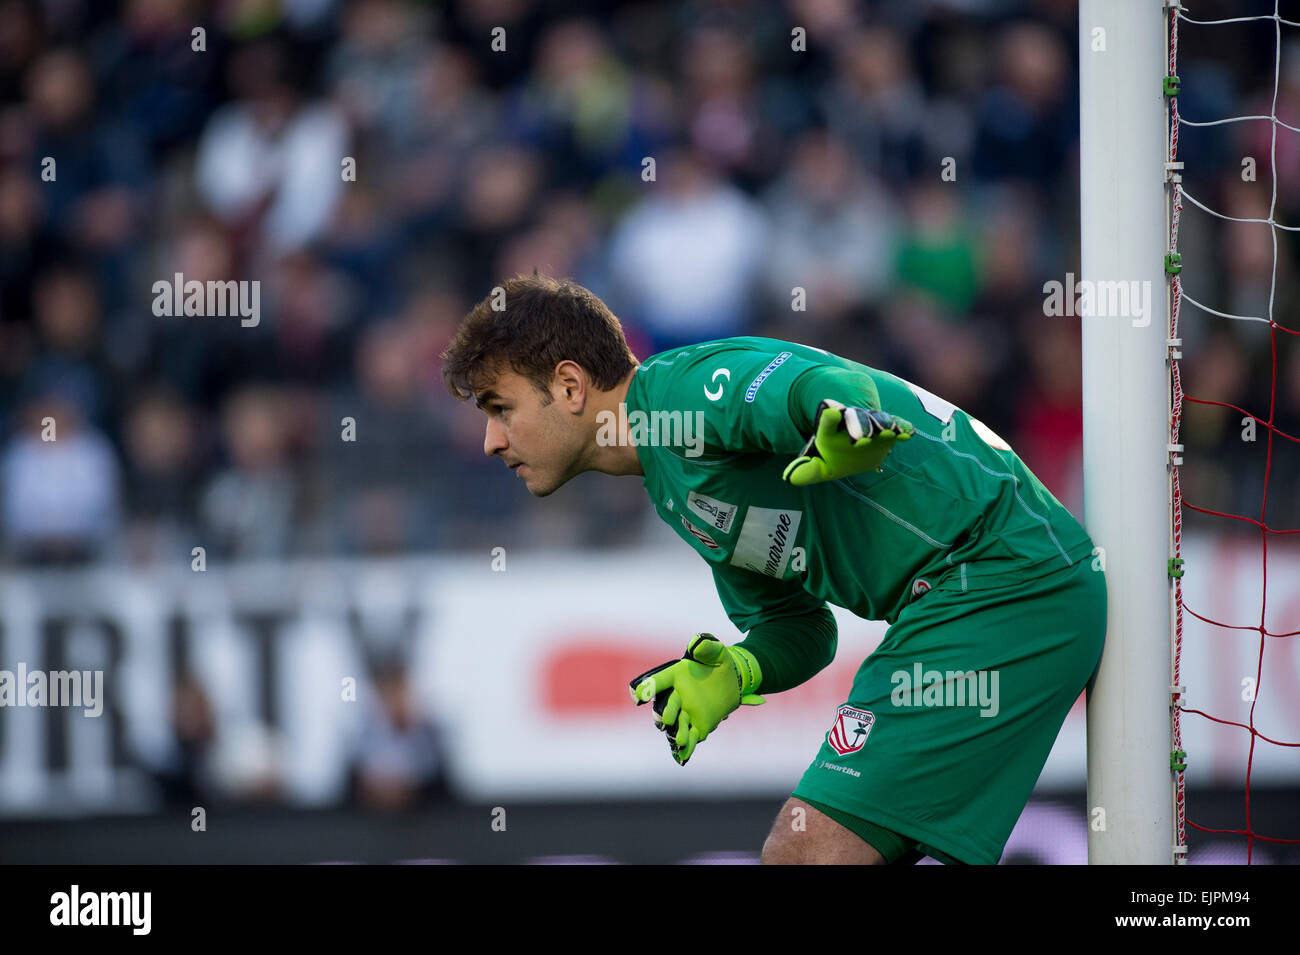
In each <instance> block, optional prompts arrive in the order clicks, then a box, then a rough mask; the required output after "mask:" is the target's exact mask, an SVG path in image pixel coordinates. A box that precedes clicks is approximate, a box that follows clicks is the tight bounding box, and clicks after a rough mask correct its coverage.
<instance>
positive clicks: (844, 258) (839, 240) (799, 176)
mask: <svg viewBox="0 0 1300 955" xmlns="http://www.w3.org/2000/svg"><path fill="white" fill-rule="evenodd" d="M764 201H765V204H766V206H767V208H768V210H769V214H770V216H771V223H770V231H769V236H770V239H771V248H770V250H769V252H768V255H767V263H768V265H767V274H766V276H765V281H766V284H767V291H768V293H769V294H770V295H771V297H772V301H773V307H774V308H786V309H788V308H789V307H790V301H791V294H792V292H791V290H792V289H793V288H795V287H796V286H798V287H800V288H803V289H805V291H806V292H807V299H808V306H809V308H808V316H807V317H808V321H809V322H811V323H816V324H834V323H835V322H836V321H839V320H841V319H842V318H843V316H844V315H845V313H846V312H847V311H848V310H849V309H850V308H851V307H853V306H854V305H858V304H861V303H865V302H870V301H873V300H875V299H877V298H878V297H880V296H881V295H882V293H883V292H884V291H885V289H886V288H887V287H888V284H889V282H890V281H891V280H892V279H893V275H892V273H891V270H890V261H889V255H890V252H891V251H892V250H891V248H890V246H891V244H892V242H893V237H894V234H895V230H896V229H897V227H898V226H897V222H896V221H895V220H896V215H897V214H896V210H895V209H894V207H893V204H892V202H891V201H890V199H889V197H888V195H887V194H886V193H885V191H884V190H883V189H882V188H881V187H880V186H879V184H878V183H876V182H875V181H874V180H872V179H871V178H869V177H868V176H866V175H864V174H863V173H862V172H861V170H860V169H859V168H858V166H857V165H856V163H855V162H854V156H853V154H852V153H851V152H850V151H849V150H848V149H847V148H846V146H845V144H844V143H843V142H841V141H840V140H838V139H836V138H835V137H833V136H831V135H829V134H827V133H825V132H810V133H807V134H805V136H804V137H803V138H802V139H801V140H800V141H799V142H798V143H797V144H796V145H795V147H794V149H793V151H792V157H791V161H790V166H789V168H788V171H787V172H786V174H785V175H784V176H783V177H782V178H781V179H780V180H779V181H778V182H777V184H776V185H775V186H773V187H772V189H771V190H770V191H769V192H768V193H767V194H766V195H765V196H764Z"/></svg>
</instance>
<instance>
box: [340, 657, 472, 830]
mask: <svg viewBox="0 0 1300 955" xmlns="http://www.w3.org/2000/svg"><path fill="white" fill-rule="evenodd" d="M371 683H372V685H373V686H374V698H373V699H370V698H369V697H368V698H367V701H366V705H365V717H364V723H363V724H362V727H361V732H360V735H359V737H358V740H357V745H356V752H355V755H354V756H353V762H352V790H353V798H354V799H355V800H356V801H357V802H359V803H360V804H361V805H363V806H367V807H369V808H372V809H383V810H389V811H392V810H397V809H402V808H405V807H406V806H409V805H411V804H412V803H414V802H416V801H417V800H420V801H425V800H429V799H439V798H445V797H446V796H447V795H448V794H449V789H448V785H447V764H446V755H445V752H446V751H445V744H444V743H443V739H442V734H441V732H440V730H439V729H438V727H437V726H435V724H434V723H433V722H432V721H431V720H430V719H429V718H428V717H427V716H425V715H424V714H423V713H422V712H420V709H419V706H418V704H417V703H416V701H415V698H414V690H413V689H412V687H411V682H410V679H409V677H408V675H407V672H406V667H405V666H403V665H401V664H397V663H383V664H381V665H380V666H378V667H377V668H376V669H375V672H374V673H372V675H371Z"/></svg>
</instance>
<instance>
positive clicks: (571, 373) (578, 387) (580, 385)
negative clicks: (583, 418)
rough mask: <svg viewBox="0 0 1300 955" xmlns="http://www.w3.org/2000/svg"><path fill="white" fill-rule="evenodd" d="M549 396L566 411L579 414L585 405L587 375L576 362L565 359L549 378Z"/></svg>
mask: <svg viewBox="0 0 1300 955" xmlns="http://www.w3.org/2000/svg"><path fill="white" fill-rule="evenodd" d="M551 394H552V395H553V396H554V398H555V400H557V401H558V402H560V404H561V406H563V408H564V409H565V410H566V411H572V412H573V413H574V414H581V413H582V410H583V408H585V407H586V405H587V397H588V395H587V373H586V372H585V371H583V370H582V366H581V365H579V364H578V363H577V362H576V361H570V360H569V359H567V358H566V359H565V360H564V361H562V362H560V363H559V364H558V365H556V366H555V374H554V375H552V376H551Z"/></svg>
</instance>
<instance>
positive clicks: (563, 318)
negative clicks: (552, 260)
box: [442, 271, 636, 403]
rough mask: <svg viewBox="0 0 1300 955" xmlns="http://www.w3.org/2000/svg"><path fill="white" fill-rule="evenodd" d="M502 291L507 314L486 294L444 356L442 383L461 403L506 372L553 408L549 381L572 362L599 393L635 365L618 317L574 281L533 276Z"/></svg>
mask: <svg viewBox="0 0 1300 955" xmlns="http://www.w3.org/2000/svg"><path fill="white" fill-rule="evenodd" d="M501 288H503V289H504V290H505V296H504V300H505V301H504V304H505V307H504V309H503V310H501V311H496V310H495V309H493V307H492V304H493V302H494V300H499V299H500V296H497V295H494V294H491V295H488V296H487V298H485V299H483V301H481V302H479V303H478V304H477V305H475V306H474V307H473V308H472V309H470V311H469V313H468V314H467V315H466V316H465V317H464V318H463V319H461V323H460V327H459V328H458V329H456V336H455V337H454V338H453V339H452V340H451V344H450V345H448V346H447V350H446V351H444V352H443V353H442V357H443V366H442V380H443V381H444V382H445V383H446V385H447V390H448V391H450V392H451V393H452V394H453V395H455V396H456V397H457V398H458V399H459V400H461V401H465V400H467V399H469V398H472V397H473V396H474V392H475V391H476V390H478V389H480V388H482V387H483V386H484V385H485V384H487V383H488V382H489V381H490V380H491V379H492V378H493V377H495V376H496V375H497V374H499V373H500V371H501V370H502V369H503V368H506V367H508V368H510V369H512V370H514V371H515V372H516V373H518V374H520V375H523V376H524V377H525V378H527V379H528V380H529V381H531V382H532V383H533V385H534V386H535V387H536V388H537V390H538V391H540V392H542V394H544V395H545V396H546V401H547V403H549V402H550V392H549V390H548V389H549V387H550V383H551V376H552V374H554V372H555V366H556V365H558V364H559V363H560V362H562V361H565V360H566V359H567V360H570V361H574V362H577V363H578V364H579V365H581V366H582V369H583V370H584V371H585V372H586V373H587V374H588V375H589V376H590V378H591V383H592V384H593V385H594V386H595V387H597V388H599V389H600V390H601V391H611V390H612V389H613V388H614V386H615V385H617V384H618V383H619V382H620V381H622V380H623V379H624V378H625V377H626V376H627V374H628V372H630V371H631V370H632V368H633V367H634V366H635V365H636V357H635V356H634V355H633V354H632V351H631V349H629V348H628V347H627V339H625V338H624V337H623V326H622V325H620V324H619V322H618V319H617V318H615V317H614V313H613V312H611V311H610V310H609V308H608V307H607V306H606V305H605V303H604V302H602V301H601V300H600V299H599V298H597V297H596V296H595V295H593V294H592V293H591V292H589V291H588V290H587V289H585V288H583V287H582V286H581V285H578V284H577V283H576V282H571V281H569V280H568V279H557V278H552V277H551V276H549V275H538V274H537V272H536V271H534V272H533V274H532V275H531V276H529V275H516V276H515V277H514V278H512V279H510V280H509V281H507V282H506V283H505V284H504V285H503V286H501ZM494 292H495V290H494Z"/></svg>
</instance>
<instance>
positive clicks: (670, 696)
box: [629, 633, 766, 766]
mask: <svg viewBox="0 0 1300 955" xmlns="http://www.w3.org/2000/svg"><path fill="white" fill-rule="evenodd" d="M761 680H762V673H761V672H760V670H759V668H758V661H757V660H755V659H754V656H753V654H751V653H750V652H749V651H748V650H745V649H743V648H742V647H734V646H733V647H729V646H726V645H724V644H723V642H722V641H721V640H719V639H718V638H717V637H715V636H714V635H713V634H711V633H700V634H696V636H695V639H694V640H692V641H691V645H690V646H689V647H687V648H686V653H685V654H684V655H683V656H682V658H681V659H680V660H670V661H669V662H667V663H664V664H661V665H660V666H657V667H655V668H654V669H653V670H647V671H646V672H645V673H642V674H641V675H640V676H638V677H636V678H635V679H633V680H632V681H631V682H630V684H629V686H630V688H631V690H632V699H634V700H635V701H636V704H637V706H640V705H641V704H642V703H648V702H650V701H651V700H654V711H655V714H656V718H655V725H656V726H658V727H659V728H660V729H662V730H663V731H664V732H665V733H666V734H667V735H668V748H669V750H670V751H671V752H672V756H673V759H675V760H676V761H677V762H678V764H679V765H681V766H685V765H686V761H687V760H688V759H690V758H691V754H692V753H694V752H695V747H696V745H697V744H699V743H702V742H704V741H705V740H706V739H708V736H709V734H710V733H712V732H713V731H714V730H715V729H717V728H718V724H719V723H721V722H722V721H723V720H725V719H726V718H727V717H728V716H730V715H731V713H732V712H733V711H734V710H736V709H737V708H738V707H739V706H740V705H741V704H742V703H744V704H748V705H752V706H757V705H758V704H760V703H763V702H766V701H765V700H764V699H763V698H762V697H761V696H757V695H756V694H755V693H754V690H756V689H757V688H758V684H759V682H760V681H761Z"/></svg>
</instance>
